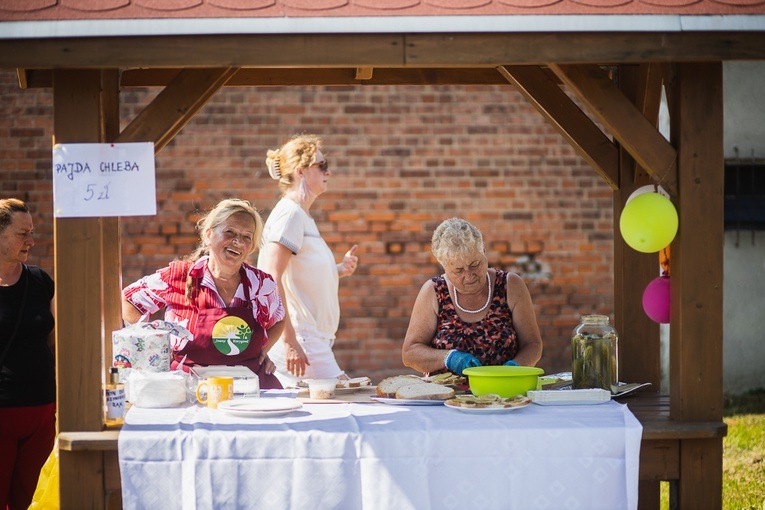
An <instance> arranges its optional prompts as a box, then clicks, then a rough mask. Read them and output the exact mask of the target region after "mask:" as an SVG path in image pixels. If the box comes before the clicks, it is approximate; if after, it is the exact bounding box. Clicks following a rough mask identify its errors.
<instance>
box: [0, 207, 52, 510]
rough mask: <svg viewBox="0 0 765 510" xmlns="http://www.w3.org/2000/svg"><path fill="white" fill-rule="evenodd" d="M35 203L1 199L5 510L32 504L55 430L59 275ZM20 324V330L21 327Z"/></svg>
mask: <svg viewBox="0 0 765 510" xmlns="http://www.w3.org/2000/svg"><path fill="white" fill-rule="evenodd" d="M33 236H34V225H33V222H32V216H31V215H30V213H29V207H28V206H27V204H26V203H24V202H23V201H21V200H19V199H16V198H6V199H0V510H6V508H7V509H9V510H21V509H23V510H26V509H27V508H28V507H29V504H30V503H31V502H32V497H33V495H34V492H35V488H36V487H37V480H38V478H39V476H40V470H41V469H42V467H43V465H44V464H45V460H46V459H47V458H48V455H50V453H51V451H52V450H53V443H54V441H55V437H56V365H55V359H54V337H55V332H54V329H53V328H54V323H55V319H54V314H53V310H54V306H53V305H54V302H53V297H54V285H53V279H52V278H51V277H50V276H49V275H48V274H47V273H45V271H43V270H42V269H40V268H39V267H37V266H32V265H26V264H25V262H27V259H28V258H29V253H30V250H31V249H32V247H33V246H34V245H35V242H34V237H33ZM14 331H15V334H14Z"/></svg>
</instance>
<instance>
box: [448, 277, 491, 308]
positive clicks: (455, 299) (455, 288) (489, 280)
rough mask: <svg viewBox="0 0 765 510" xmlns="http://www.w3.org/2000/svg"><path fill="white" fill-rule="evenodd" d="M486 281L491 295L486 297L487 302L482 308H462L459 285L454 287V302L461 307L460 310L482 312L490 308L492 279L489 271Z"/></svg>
mask: <svg viewBox="0 0 765 510" xmlns="http://www.w3.org/2000/svg"><path fill="white" fill-rule="evenodd" d="M486 283H487V284H488V285H489V296H488V297H487V298H486V304H485V305H483V306H482V307H481V308H479V309H478V310H466V309H465V308H462V307H461V306H460V302H459V300H458V299H457V287H454V304H455V306H456V307H457V308H459V309H460V311H462V312H465V313H481V312H483V311H484V310H486V308H488V306H489V303H491V279H490V277H489V273H488V271H487V272H486Z"/></svg>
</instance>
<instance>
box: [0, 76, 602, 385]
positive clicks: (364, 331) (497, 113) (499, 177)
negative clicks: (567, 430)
mask: <svg viewBox="0 0 765 510" xmlns="http://www.w3.org/2000/svg"><path fill="white" fill-rule="evenodd" d="M157 92H158V91H157V90H151V91H147V90H143V89H141V90H132V89H131V90H125V91H123V92H122V93H121V104H122V121H123V125H126V124H127V123H128V122H129V121H130V120H131V119H132V118H134V116H135V115H136V114H137V112H138V111H140V110H141V109H142V108H143V107H144V106H145V105H146V104H147V103H148V102H149V101H150V100H151V99H152V98H153V97H154V95H156V93H157ZM51 105H52V94H51V91H50V90H47V89H45V90H20V89H19V87H18V84H17V82H16V77H15V73H13V72H9V71H3V72H0V179H1V181H2V184H1V185H0V196H2V197H9V196H19V197H21V198H23V199H25V200H28V201H30V202H31V205H32V206H33V208H34V210H35V212H34V219H35V225H36V229H37V232H38V233H39V235H38V236H37V246H36V247H35V248H34V250H33V257H32V263H38V264H40V265H42V266H43V267H45V268H47V269H52V264H53V248H52V245H51V236H52V217H51V211H52V192H51V171H50V157H51V156H50V143H51V135H52V133H51V131H52V108H51ZM295 132H313V133H317V134H319V135H321V136H322V137H323V139H324V143H325V153H326V154H327V157H328V159H329V160H330V163H331V168H332V177H331V180H330V186H329V191H328V192H327V193H326V194H324V195H322V196H321V197H320V198H319V199H318V200H317V201H316V203H315V204H314V206H313V208H312V210H311V211H312V214H313V215H314V217H315V218H316V220H317V223H318V225H319V228H320V229H321V231H322V233H323V235H324V237H325V238H326V240H327V242H328V243H329V245H330V246H331V247H332V248H333V250H334V252H335V253H336V256H337V258H338V260H339V259H340V258H341V257H342V254H343V253H344V252H345V251H346V250H347V249H348V248H349V247H350V246H351V245H353V244H354V243H358V244H359V245H360V249H359V252H358V255H359V258H360V264H359V269H358V270H357V272H356V274H355V275H354V276H352V277H351V278H346V279H343V280H341V284H340V293H341V306H342V319H341V323H340V330H339V332H338V339H337V343H336V346H335V351H336V353H337V356H338V358H339V360H340V364H341V366H343V367H344V368H346V369H347V371H348V372H349V373H351V374H352V375H369V376H370V377H372V378H373V380H375V381H376V380H379V379H380V378H381V377H383V376H385V375H390V374H395V373H405V372H408V370H406V369H405V368H404V367H403V365H402V363H401V350H400V348H401V343H402V341H403V337H404V333H405V331H406V327H407V324H408V322H409V314H410V311H411V307H412V304H413V302H414V298H415V297H416V295H417V292H418V290H419V288H420V286H421V285H422V283H423V282H424V281H425V280H426V279H427V278H430V277H431V276H433V275H436V274H438V273H440V268H439V267H438V265H437V263H436V262H435V259H433V257H432V256H431V254H430V247H429V241H430V236H431V234H432V232H433V229H434V228H435V226H436V225H437V224H438V223H439V222H440V221H442V220H443V219H445V218H448V217H451V216H462V217H464V218H466V219H468V220H470V221H471V222H473V223H475V224H476V225H477V226H478V227H479V228H480V229H481V230H482V232H483V234H484V238H485V240H486V246H487V255H488V257H489V261H490V263H491V264H492V265H494V266H496V267H500V268H505V269H509V270H513V271H516V272H518V273H520V274H521V275H522V276H524V278H525V280H526V282H527V284H528V286H529V289H530V291H531V294H532V297H533V300H534V304H535V306H536V309H537V314H538V316H537V318H538V322H539V326H540V329H541V331H542V338H543V340H544V342H545V352H544V355H543V358H542V361H541V362H540V366H541V367H543V368H544V369H545V370H546V371H547V372H548V373H551V372H555V371H562V370H569V369H570V350H569V341H570V334H571V330H572V329H573V328H574V327H575V326H576V324H577V323H578V321H579V315H580V314H584V313H592V312H599V313H606V314H610V313H612V308H613V276H612V265H613V263H612V259H613V255H612V253H613V236H612V233H611V229H612V200H611V191H610V189H609V188H608V186H606V185H605V184H604V183H603V182H602V181H601V179H600V178H598V177H597V176H596V174H595V172H594V171H593V170H592V169H591V168H590V167H589V166H588V165H587V164H586V163H585V162H584V160H582V159H581V158H580V157H579V156H577V155H576V154H575V153H574V151H573V150H572V149H571V148H570V147H569V146H568V145H567V144H566V142H565V141H564V140H563V139H562V137H560V136H559V135H558V134H557V133H556V132H555V131H554V130H553V129H552V128H550V127H549V126H548V125H547V124H546V123H545V122H544V120H543V118H542V117H541V116H540V115H539V114H538V113H536V111H534V110H533V108H531V107H530V106H529V105H528V104H527V102H526V101H525V100H524V99H523V98H522V97H521V96H520V95H519V94H517V93H516V92H515V91H514V90H513V89H512V87H510V86H507V87H498V86H492V87H485V86H469V87H467V86H466V87H447V86H433V87H420V86H416V87H415V86H411V87H409V86H406V87H403V86H402V87H369V86H365V87H294V88H263V89H250V88H236V89H227V90H225V91H223V92H221V93H219V94H218V95H216V96H215V97H214V98H213V99H212V100H211V101H210V102H209V103H208V104H207V105H206V106H205V107H204V108H203V109H202V111H201V112H200V114H199V115H198V116H197V117H196V118H195V119H193V120H192V122H191V123H189V124H188V125H187V126H186V127H185V128H184V129H183V131H182V132H181V133H180V134H179V135H178V136H177V137H176V138H175V139H174V140H173V141H172V142H171V143H170V144H169V145H168V146H167V147H166V148H165V149H164V150H162V151H161V152H160V153H159V155H158V156H157V159H156V167H157V199H158V204H157V208H158V214H157V217H126V218H123V222H122V226H123V233H122V236H123V245H122V246H123V267H122V277H123V282H125V283H129V282H132V281H134V280H135V279H136V278H138V277H140V276H141V275H143V274H146V273H149V272H152V271H154V270H155V269H157V268H158V267H161V266H164V265H166V264H167V263H168V262H169V261H170V260H172V259H173V258H175V257H178V256H182V255H185V254H187V253H188V252H190V251H191V250H192V249H193V247H194V245H195V243H196V239H197V237H196V233H195V232H194V228H193V226H194V223H195V221H196V219H197V218H198V217H199V214H200V211H201V210H204V209H208V208H210V207H211V206H213V205H214V204H215V203H216V202H217V201H218V200H220V199H222V198H225V197H229V196H237V197H240V198H245V199H248V200H251V201H253V202H254V203H255V204H256V205H257V207H259V208H260V209H261V210H262V212H263V216H264V218H265V217H267V216H268V213H269V211H270V209H271V208H272V207H273V206H274V204H275V203H276V201H277V199H278V196H279V192H278V189H277V186H276V183H275V182H274V181H272V180H271V179H270V178H269V177H268V173H267V172H266V171H265V167H264V164H263V160H264V158H265V153H266V150H267V149H269V148H273V147H276V146H278V145H280V144H281V143H282V142H283V141H284V140H285V139H286V138H287V137H288V136H289V135H291V134H293V133H295Z"/></svg>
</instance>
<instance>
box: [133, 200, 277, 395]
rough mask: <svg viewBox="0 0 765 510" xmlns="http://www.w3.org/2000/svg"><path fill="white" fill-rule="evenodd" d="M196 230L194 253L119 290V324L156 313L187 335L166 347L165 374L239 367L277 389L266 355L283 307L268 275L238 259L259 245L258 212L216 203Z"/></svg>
mask: <svg viewBox="0 0 765 510" xmlns="http://www.w3.org/2000/svg"><path fill="white" fill-rule="evenodd" d="M197 230H198V232H199V234H200V242H199V247H198V248H197V249H196V251H194V252H193V253H192V254H191V255H189V256H187V257H185V258H184V259H181V260H175V261H173V262H171V263H170V265H169V266H167V267H164V268H162V269H159V270H158V271H157V272H156V273H154V274H151V275H147V276H144V277H143V278H141V279H140V280H138V281H136V282H135V283H133V284H131V285H128V286H127V287H126V288H125V289H124V290H123V293H122V294H123V295H122V317H123V319H124V320H125V321H126V322H128V323H134V322H137V321H139V320H147V319H148V317H150V316H151V314H153V313H155V312H157V311H159V310H160V309H162V308H164V309H165V320H166V321H168V322H173V323H177V324H180V325H181V326H183V327H185V328H186V329H188V330H189V331H190V332H191V333H192V335H193V340H192V341H189V342H186V343H183V344H181V345H177V346H173V362H172V364H171V368H172V369H173V370H175V369H176V368H177V367H178V364H179V363H181V362H182V361H183V364H184V366H183V367H182V368H183V369H184V370H186V371H188V369H189V367H191V366H194V365H201V366H209V365H229V366H233V365H244V366H246V367H249V368H250V369H251V370H252V371H253V372H255V373H256V374H258V378H259V379H260V387H261V388H262V389H273V388H281V387H282V386H281V384H280V383H279V380H278V379H277V378H276V376H275V375H274V370H275V367H274V364H273V362H272V361H271V360H270V359H269V358H268V355H267V354H268V350H269V349H270V348H271V346H272V345H273V343H274V342H275V341H276V339H277V338H279V335H281V333H282V330H283V329H284V323H283V321H284V315H285V313H284V306H283V305H282V301H281V298H280V296H279V293H278V292H277V287H276V282H275V281H274V279H273V277H271V275H269V274H268V273H265V272H263V271H261V270H260V269H257V268H255V267H253V266H251V265H250V264H248V263H247V262H245V260H246V259H247V257H249V256H250V255H251V254H252V253H254V252H255V250H256V249H257V247H258V246H259V245H260V236H261V234H262V232H263V220H262V218H261V217H260V214H259V213H258V212H257V211H256V210H255V209H254V208H253V207H252V205H251V204H250V203H249V202H247V201H245V200H239V199H235V198H230V199H226V200H222V201H221V202H220V203H218V205H216V206H215V208H214V209H213V210H212V211H210V212H209V213H208V214H207V215H205V216H203V217H202V218H200V220H199V221H198V222H197ZM184 358H185V360H184Z"/></svg>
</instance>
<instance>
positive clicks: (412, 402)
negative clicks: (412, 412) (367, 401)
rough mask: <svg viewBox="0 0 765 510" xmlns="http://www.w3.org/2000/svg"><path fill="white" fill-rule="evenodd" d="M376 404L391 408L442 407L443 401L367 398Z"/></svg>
mask: <svg viewBox="0 0 765 510" xmlns="http://www.w3.org/2000/svg"><path fill="white" fill-rule="evenodd" d="M369 398H371V399H372V400H374V401H376V402H381V403H383V404H390V405H393V406H442V405H444V401H443V400H416V399H407V398H388V397H369Z"/></svg>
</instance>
